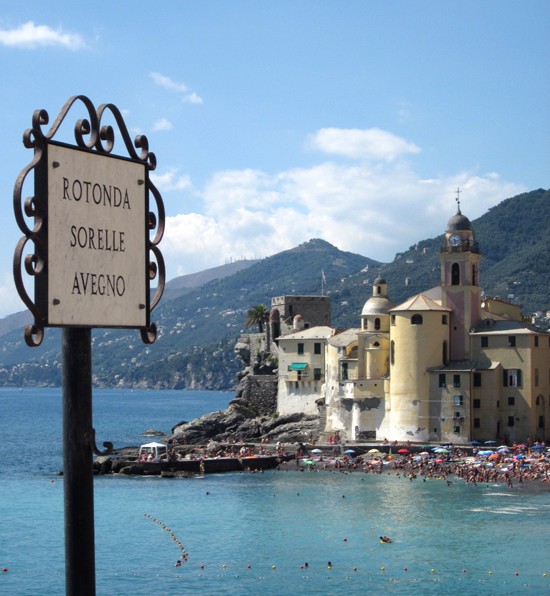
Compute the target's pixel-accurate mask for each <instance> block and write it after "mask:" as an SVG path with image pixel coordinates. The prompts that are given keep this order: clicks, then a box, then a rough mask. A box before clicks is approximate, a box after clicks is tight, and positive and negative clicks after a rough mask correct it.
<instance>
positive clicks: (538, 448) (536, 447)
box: [532, 445, 544, 451]
mask: <svg viewBox="0 0 550 596" xmlns="http://www.w3.org/2000/svg"><path fill="white" fill-rule="evenodd" d="M532 449H536V450H537V451H542V450H543V449H544V445H533V447H532Z"/></svg>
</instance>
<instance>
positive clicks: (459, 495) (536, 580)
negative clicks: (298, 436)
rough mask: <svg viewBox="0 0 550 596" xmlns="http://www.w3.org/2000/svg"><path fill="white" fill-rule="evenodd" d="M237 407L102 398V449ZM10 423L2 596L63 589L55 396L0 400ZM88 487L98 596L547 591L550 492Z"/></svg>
mask: <svg viewBox="0 0 550 596" xmlns="http://www.w3.org/2000/svg"><path fill="white" fill-rule="evenodd" d="M231 398H232V395H231V394H229V393H222V392H198V391H123V390H105V391H100V390H98V391H95V392H94V398H93V400H94V426H95V429H96V433H97V442H98V444H100V442H102V441H112V442H113V443H114V445H115V447H122V446H125V445H137V444H139V443H141V442H147V441H148V440H150V439H146V438H144V437H142V436H141V433H143V432H144V431H145V430H147V429H149V428H156V429H158V430H162V431H164V432H169V431H170V429H171V427H172V426H173V425H174V424H176V423H177V422H180V421H181V420H191V419H193V418H195V417H197V416H198V415H200V414H202V413H205V412H209V411H214V410H218V409H223V408H225V407H226V405H227V403H228V402H229V401H230V399H231ZM0 412H1V413H0V461H1V466H0V515H1V520H2V523H1V525H0V569H4V571H2V573H0V593H1V594H7V595H22V594H29V595H31V594H32V595H33V596H34V595H41V594H63V593H64V590H65V576H64V528H63V523H64V522H63V478H62V477H60V476H57V475H55V472H56V471H58V470H60V469H61V461H62V453H61V441H62V437H61V390H60V389H21V390H20V389H6V388H4V389H0ZM94 485H95V530H96V536H95V542H96V584H97V593H98V594H101V595H103V594H105V595H152V594H156V595H164V594H166V595H168V594H170V595H171V594H201V595H222V594H232V595H241V594H242V595H251V596H252V595H254V596H256V595H258V594H263V595H264V596H267V595H271V594H281V595H283V594H284V595H288V594H292V595H300V594H323V595H325V594H326V595H330V594H334V595H336V594H346V595H356V594H357V595H363V594H385V593H389V594H422V595H424V594H456V593H461V595H463V596H465V595H470V594H475V595H480V594H495V595H497V594H498V595H504V594H518V593H530V594H543V593H548V592H549V591H550V548H549V547H550V485H542V486H540V485H537V486H533V485H531V486H527V485H525V486H523V487H519V486H518V487H513V488H511V489H509V488H506V487H505V486H502V485H498V486H497V485H490V486H477V487H474V486H469V485H466V484H465V483H464V482H463V481H461V480H454V481H453V483H452V484H451V485H450V486H449V485H447V483H446V482H444V481H441V480H428V481H426V482H423V481H422V479H416V480H414V481H412V482H411V481H410V480H408V479H404V478H402V477H397V476H396V475H395V474H393V473H390V474H386V473H385V474H383V475H380V476H375V475H370V474H368V475H365V474H363V473H360V472H358V473H353V474H343V473H340V472H286V471H269V472H265V473H263V474H262V473H257V474H245V473H234V474H219V475H207V476H206V478H204V479H161V478H131V477H130V478H129V477H115V476H101V477H96V478H95V481H94ZM146 516H151V517H153V518H155V519H157V520H159V523H155V522H154V521H152V520H151V519H150V518H149V517H146ZM160 523H162V524H164V526H165V527H166V529H164V528H163V527H162V526H161V525H160ZM382 534H387V535H388V536H391V537H392V538H393V543H392V544H380V542H379V540H378V537H379V536H380V535H382ZM174 537H175V538H174ZM176 540H178V541H179V542H181V544H182V545H183V546H184V548H185V550H186V551H187V552H188V553H189V560H188V562H187V563H183V564H182V565H181V567H176V566H175V563H176V561H177V560H178V558H179V556H180V554H181V551H180V549H179V547H178V545H177V544H176ZM329 561H330V562H331V563H332V566H331V568H330V569H329V568H328V566H327V563H328V562H329ZM305 562H307V563H308V568H307V569H306V568H304V563H305Z"/></svg>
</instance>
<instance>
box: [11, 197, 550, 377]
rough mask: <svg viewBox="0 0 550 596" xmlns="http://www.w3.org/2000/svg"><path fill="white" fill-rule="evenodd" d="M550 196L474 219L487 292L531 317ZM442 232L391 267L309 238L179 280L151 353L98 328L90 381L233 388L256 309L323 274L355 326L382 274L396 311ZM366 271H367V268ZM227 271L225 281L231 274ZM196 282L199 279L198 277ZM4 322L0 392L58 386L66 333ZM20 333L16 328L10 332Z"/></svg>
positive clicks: (434, 258)
mask: <svg viewBox="0 0 550 596" xmlns="http://www.w3.org/2000/svg"><path fill="white" fill-rule="evenodd" d="M549 220H550V191H547V190H536V191H533V192H529V193H525V194H522V195H518V196H516V197H513V198H510V199H507V200H505V201H503V202H502V203H501V204H500V205H498V206H496V207H494V208H492V209H491V210H490V211H489V212H488V213H486V214H485V215H483V216H482V217H480V218H478V219H477V220H474V221H472V225H473V228H474V231H475V234H476V238H477V240H478V242H479V246H480V250H481V253H482V261H481V266H480V281H481V285H482V287H483V288H484V290H485V292H486V293H487V294H488V295H491V296H499V297H501V298H503V299H505V300H509V301H512V302H516V303H518V304H520V305H521V306H522V308H523V310H524V312H525V313H533V312H535V311H537V310H544V311H546V310H547V309H548V308H549V306H550V304H549V303H550V300H549V295H550V292H549V280H550V261H549V259H548V255H549V254H550V252H549V251H550V227H549V226H548V223H547V222H548V221H549ZM442 246H443V235H441V236H438V237H437V238H433V239H426V240H421V241H419V242H418V244H417V245H415V246H412V247H410V248H409V249H408V250H406V251H404V252H402V253H399V254H397V255H396V257H395V259H394V260H393V261H392V262H391V263H385V264H384V263H379V262H377V261H374V260H372V259H369V258H367V257H364V256H361V255H357V254H353V253H349V252H344V251H340V250H339V249H337V248H336V247H334V246H332V245H331V244H329V243H328V242H325V241H323V240H320V239H313V240H310V241H309V242H305V243H303V244H301V245H299V246H297V247H296V248H293V249H291V250H287V251H284V252H282V253H278V254H276V255H273V256H271V257H268V258H265V259H262V260H260V261H255V262H251V261H248V262H246V263H242V267H243V268H241V267H240V266H239V267H236V269H237V271H236V272H234V273H232V272H231V271H229V272H228V271H227V270H226V269H224V267H221V268H215V269H214V270H208V272H205V276H204V279H205V280H209V281H207V282H206V283H203V284H202V285H200V286H199V287H197V283H202V281H197V279H199V280H200V277H194V279H187V280H186V279H183V278H178V279H177V280H173V281H172V282H170V283H169V284H167V292H166V295H165V296H164V297H163V299H162V301H161V303H160V305H159V306H158V308H157V309H156V310H155V311H153V313H152V320H153V321H155V322H156V324H157V326H158V329H159V334H158V339H157V341H156V342H155V344H153V345H152V346H149V345H145V344H143V343H142V342H141V339H140V337H139V333H138V332H137V331H132V330H131V331H128V330H113V329H108V330H105V329H95V330H94V331H93V375H94V383H95V384H96V385H97V386H107V387H116V386H121V387H149V388H204V389H229V388H231V387H232V386H233V385H234V383H235V375H236V373H237V372H238V370H239V369H240V362H238V361H237V359H236V357H235V356H234V352H233V348H234V345H235V342H236V339H237V338H238V336H239V335H240V334H241V333H242V332H247V331H254V330H250V329H248V330H247V329H246V328H245V326H244V321H245V317H246V312H247V310H248V309H249V308H250V306H251V305H254V304H265V305H268V306H269V305H270V304H271V298H272V297H273V296H280V295H284V294H306V295H308V294H309V295H311V294H320V292H321V276H322V273H321V272H324V275H325V278H326V292H327V294H329V295H330V297H331V299H332V324H333V325H334V326H337V327H350V326H358V325H359V315H360V313H361V309H362V307H363V304H364V302H365V300H366V299H367V298H368V297H369V296H370V295H371V292H372V283H373V281H374V279H375V277H376V276H377V275H378V274H381V275H383V277H384V278H385V279H386V281H387V282H388V290H389V294H390V297H391V298H392V300H393V302H394V303H395V304H399V303H400V302H402V301H404V300H405V299H407V298H408V297H409V296H411V295H414V294H416V293H418V292H421V291H425V290H427V289H429V288H431V287H434V286H436V285H438V284H439V279H440V278H439V276H440V271H439V251H440V248H441V247H442ZM367 266H368V268H367ZM227 273H229V274H228V275H226V274H227ZM196 275H199V274H196ZM16 316H17V317H19V319H18V320H17V324H16V323H15V322H14V321H13V320H11V317H8V318H7V319H6V320H4V326H3V328H4V330H5V331H4V332H3V333H2V334H0V385H16V386H23V385H59V384H60V382H61V374H60V366H61V365H60V343H61V342H60V331H59V330H57V329H47V330H46V333H45V338H44V341H43V344H42V345H41V346H40V347H39V348H28V347H27V346H26V344H25V342H24V340H23V332H22V327H21V325H22V323H21V313H18V315H13V317H16ZM14 327H17V328H16V329H14Z"/></svg>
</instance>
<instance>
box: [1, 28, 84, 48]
mask: <svg viewBox="0 0 550 596" xmlns="http://www.w3.org/2000/svg"><path fill="white" fill-rule="evenodd" d="M0 44H1V45H4V46H8V47H16V48H27V49H34V48H39V47H44V46H61V47H64V48H67V49H69V50H79V49H81V48H83V47H85V45H86V44H85V43H84V39H83V38H82V36H80V35H79V34H78V33H65V32H63V31H62V30H61V29H52V28H50V27H48V26H47V25H35V24H34V23H33V21H28V22H27V23H24V24H23V25H21V26H20V27H18V28H17V29H0Z"/></svg>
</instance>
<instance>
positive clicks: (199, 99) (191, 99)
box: [182, 91, 204, 104]
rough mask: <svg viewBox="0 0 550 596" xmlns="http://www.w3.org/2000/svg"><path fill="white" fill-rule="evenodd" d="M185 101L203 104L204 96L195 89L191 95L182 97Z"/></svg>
mask: <svg viewBox="0 0 550 596" xmlns="http://www.w3.org/2000/svg"><path fill="white" fill-rule="evenodd" d="M182 101H183V103H194V104H201V103H204V102H203V99H202V97H200V96H199V95H197V94H196V93H195V92H194V91H193V93H190V94H189V95H185V96H184V97H183V99H182Z"/></svg>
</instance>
